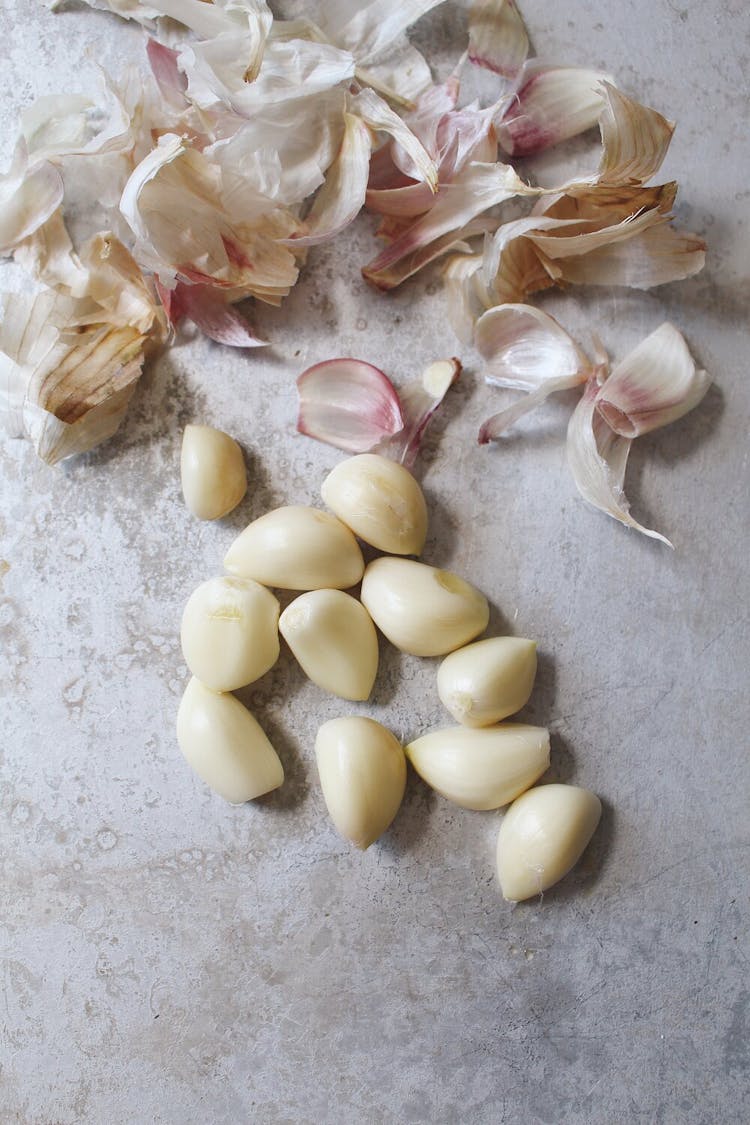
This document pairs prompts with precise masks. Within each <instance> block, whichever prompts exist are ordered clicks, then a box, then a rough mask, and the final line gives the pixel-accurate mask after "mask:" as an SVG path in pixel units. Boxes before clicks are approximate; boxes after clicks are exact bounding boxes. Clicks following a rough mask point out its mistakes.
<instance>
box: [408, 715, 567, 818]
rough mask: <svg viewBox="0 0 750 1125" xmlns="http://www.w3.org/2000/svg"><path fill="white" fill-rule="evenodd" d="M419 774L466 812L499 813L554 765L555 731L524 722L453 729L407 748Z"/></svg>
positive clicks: (437, 731) (423, 736) (413, 743)
mask: <svg viewBox="0 0 750 1125" xmlns="http://www.w3.org/2000/svg"><path fill="white" fill-rule="evenodd" d="M406 756H407V758H408V759H409V761H410V762H411V764H412V765H413V766H414V769H415V770H416V771H417V773H418V774H419V776H420V777H421V778H422V779H423V780H424V781H426V782H427V784H428V785H431V786H432V788H433V789H436V790H437V792H438V793H441V794H442V795H443V797H447V798H448V800H449V801H453V803H454V804H456V805H461V807H462V808H464V809H499V808H500V807H501V806H502V805H507V804H509V802H510V801H513V800H514V799H515V798H516V797H518V796H519V794H520V793H523V792H524V791H525V790H526V789H528V788H529V787H530V786H532V785H533V784H534V782H535V781H537V779H538V778H540V777H541V776H542V774H543V773H544V771H545V770H546V769H547V767H548V766H549V732H548V731H547V730H545V729H544V727H531V726H526V725H525V724H524V723H503V724H501V725H500V726H496V727H486V728H484V729H482V730H469V729H467V728H466V727H448V728H446V729H444V730H435V731H431V732H430V733H429V734H424V735H422V737H421V738H417V739H415V740H414V742H410V743H409V745H408V746H407V747H406Z"/></svg>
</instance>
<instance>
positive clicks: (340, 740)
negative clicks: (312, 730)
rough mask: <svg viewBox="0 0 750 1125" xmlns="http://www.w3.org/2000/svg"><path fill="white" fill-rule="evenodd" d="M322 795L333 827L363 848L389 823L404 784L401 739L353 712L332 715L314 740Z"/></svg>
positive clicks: (375, 838)
mask: <svg viewBox="0 0 750 1125" xmlns="http://www.w3.org/2000/svg"><path fill="white" fill-rule="evenodd" d="M315 757H316V759H317V763H318V773H319V775H320V784H321V786H322V789H323V797H324V799H325V803H326V805H327V807H328V812H329V813H330V815H331V820H332V821H333V823H334V824H335V826H336V829H337V831H338V832H339V833H340V834H341V835H342V836H343V837H344V839H346V840H350V841H351V843H353V844H355V845H356V847H358V848H361V849H362V850H364V849H365V848H369V846H370V844H372V843H374V841H375V840H377V839H378V837H379V836H382V834H383V833H384V832H385V830H386V829H387V828H388V827H389V825H390V824H391V821H392V820H393V818H394V817H395V815H396V813H397V812H398V810H399V806H400V804H401V801H402V799H403V796H404V789H405V788H406V759H405V757H404V751H403V749H402V747H401V743H400V742H399V741H398V739H397V738H396V737H395V736H394V735H393V734H391V732H390V731H389V730H387V729H386V728H385V727H384V726H382V725H381V724H380V723H377V722H375V720H374V719H366V718H363V717H360V716H358V715H352V716H347V717H345V718H340V719H331V720H330V722H327V723H324V724H323V726H322V727H321V728H320V730H319V731H318V735H317V738H316V739H315Z"/></svg>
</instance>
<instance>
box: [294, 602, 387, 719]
mask: <svg viewBox="0 0 750 1125" xmlns="http://www.w3.org/2000/svg"><path fill="white" fill-rule="evenodd" d="M279 629H280V631H281V635H282V636H283V638H284V640H285V641H286V643H287V644H288V645H289V647H290V649H291V650H292V652H293V653H294V655H295V656H296V658H297V660H298V661H299V663H300V664H301V666H302V670H303V671H304V672H305V674H306V675H307V676H309V677H310V679H311V680H312V681H313V683H315V684H317V685H318V687H322V688H323V690H324V691H330V692H332V693H333V694H334V695H339V696H341V697H342V699H359V700H363V699H367V698H368V696H369V695H370V692H371V691H372V685H373V684H374V683H375V676H376V675H377V671H378V637H377V633H376V632H375V626H374V625H373V623H372V619H371V617H370V615H369V613H368V612H367V610H366V609H365V607H364V606H363V605H361V603H360V602H358V601H357V599H356V598H353V597H351V596H350V595H349V594H345V593H344V592H343V591H342V590H311V591H310V593H308V594H300V596H299V597H298V598H295V599H294V601H293V602H292V603H291V605H288V606H287V608H286V609H285V610H284V612H283V613H282V615H281V618H280V620H279Z"/></svg>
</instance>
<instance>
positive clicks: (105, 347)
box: [0, 0, 704, 526]
mask: <svg viewBox="0 0 750 1125" xmlns="http://www.w3.org/2000/svg"><path fill="white" fill-rule="evenodd" d="M88 2H89V4H90V5H91V6H92V7H96V8H102V9H107V10H109V11H111V12H114V13H116V14H117V15H119V16H121V17H123V18H125V19H128V20H135V21H137V22H138V23H140V24H141V25H143V27H144V28H146V29H147V31H148V33H149V38H148V41H147V58H148V63H149V67H150V74H149V76H148V77H147V78H146V79H145V80H144V79H143V78H142V77H141V76H140V75H139V74H137V73H136V72H134V71H128V72H126V73H125V74H123V75H122V76H120V77H110V76H108V75H103V76H102V79H103V89H102V94H101V97H100V98H99V99H92V98H90V97H87V96H82V95H77V94H75V95H63V96H60V97H45V98H41V99H39V100H37V101H36V102H35V103H34V104H33V105H31V106H30V107H29V108H28V109H26V110H25V111H24V112H23V114H22V121H21V135H20V138H19V140H18V144H17V147H16V152H15V156H14V159H13V162H12V165H11V168H10V169H9V171H8V172H7V173H6V174H5V175H4V176H1V177H0V201H1V202H2V204H3V215H2V218H1V219H0V253H5V254H11V255H13V256H14V258H15V260H16V261H17V262H18V263H19V264H20V265H21V266H23V267H24V268H26V269H27V270H28V271H29V272H30V273H31V274H32V275H33V276H34V278H35V279H36V280H37V281H38V282H39V283H40V284H41V286H42V287H43V288H42V289H41V291H40V292H39V294H38V295H37V296H36V297H31V298H28V299H27V298H18V297H11V298H9V299H8V301H7V302H6V311H5V320H4V322H3V325H2V326H1V327H0V370H2V372H3V379H2V383H1V384H0V388H1V389H0V410H1V411H2V413H3V414H4V415H5V419H6V422H7V424H8V428H9V429H10V431H11V432H12V433H14V434H16V435H19V436H20V435H25V436H27V437H28V438H30V439H31V440H32V442H33V444H34V446H35V448H36V450H37V452H38V453H39V455H40V456H41V457H43V458H44V460H46V461H48V462H49V463H54V462H56V461H58V460H60V459H61V458H63V457H67V456H69V455H71V454H74V453H77V452H82V451H85V450H88V449H90V448H92V447H93V446H94V445H96V444H97V443H98V442H100V441H103V440H105V439H106V438H107V437H109V436H111V434H112V433H113V432H114V431H115V430H116V428H117V427H118V426H119V424H120V422H121V420H122V418H123V416H124V414H125V411H126V409H127V405H128V401H129V399H130V397H131V395H132V393H133V390H134V389H135V386H136V384H137V381H138V378H139V376H140V373H141V369H142V366H143V363H144V360H145V359H146V358H147V357H148V355H149V354H151V353H152V352H153V351H155V350H156V349H158V348H160V347H162V346H163V345H164V344H165V343H166V342H167V341H168V338H169V335H170V334H172V333H173V331H174V328H175V326H177V325H178V324H179V323H180V321H182V320H183V319H187V320H190V321H192V322H194V324H196V325H197V326H198V328H199V329H201V330H202V331H203V332H204V333H206V334H207V335H208V336H209V337H211V338H212V339H214V340H216V341H218V342H220V343H222V344H226V345H230V346H237V347H244V348H256V347H260V346H262V345H263V344H265V343H266V341H265V340H263V339H261V338H259V336H258V335H257V333H256V332H255V331H254V330H253V328H252V327H251V326H250V325H249V324H248V322H247V321H246V320H245V318H244V316H243V315H241V314H240V312H239V311H238V308H237V305H238V302H240V301H243V300H245V299H246V298H252V299H255V300H257V301H262V302H267V303H271V304H279V303H280V302H281V301H282V300H283V298H284V297H285V296H286V295H287V294H288V293H289V291H290V289H291V287H292V286H293V285H294V284H295V282H296V281H297V278H298V276H299V271H300V268H301V267H302V266H303V265H304V262H305V259H306V254H307V250H308V248H309V247H311V246H316V245H318V244H320V243H322V242H324V241H327V240H329V239H332V238H335V237H336V236H337V235H339V234H340V232H341V231H342V230H344V229H345V228H346V227H347V226H348V225H349V224H350V223H351V222H352V221H353V220H354V219H355V218H356V216H357V215H358V213H359V212H360V210H361V209H362V208H363V207H366V208H367V209H368V210H369V211H371V212H373V213H375V214H378V215H380V216H381V217H382V221H381V223H380V227H379V230H378V236H379V237H380V238H382V239H383V240H384V242H385V243H386V247H385V249H384V250H383V251H382V252H381V253H379V254H378V255H377V256H376V257H375V258H374V259H373V260H372V261H371V262H370V263H369V264H368V265H366V266H365V267H364V269H363V274H364V276H365V278H367V279H368V280H369V281H370V282H372V284H373V285H374V286H376V287H377V288H378V289H381V290H388V289H392V288H394V287H395V286H397V285H399V284H401V283H402V282H403V281H404V280H406V279H407V278H409V277H411V276H413V275H414V274H415V273H417V272H418V271H420V270H422V269H423V268H425V267H426V266H427V265H429V264H430V263H431V262H433V261H435V260H436V259H437V258H441V257H443V256H445V255H446V254H448V253H450V252H452V251H455V252H456V253H455V254H454V256H453V257H452V258H450V260H449V261H448V263H447V266H446V270H445V276H446V284H447V288H448V290H449V297H450V300H449V304H448V312H449V315H450V316H451V317H453V319H454V322H455V326H456V330H457V332H458V334H459V336H460V337H461V338H462V339H463V340H465V341H467V342H469V341H472V340H474V332H475V324H476V323H477V321H478V319H479V318H480V317H481V315H482V314H483V313H485V312H486V310H488V309H492V308H494V307H496V306H498V305H504V304H507V303H508V302H516V303H517V302H522V301H525V300H526V299H527V298H528V297H529V296H530V295H531V294H533V293H536V292H540V291H543V290H545V289H548V288H550V287H551V286H564V287H568V286H575V285H581V284H584V285H604V284H606V285H629V286H634V287H636V288H641V289H648V288H651V287H653V286H656V285H661V284H663V283H665V282H668V281H673V280H677V279H680V278H684V277H689V276H691V275H692V274H694V273H696V272H697V271H698V270H700V269H701V267H702V265H703V260H704V245H703V243H702V241H701V239H700V238H698V237H696V236H695V235H693V234H689V233H683V232H680V231H678V230H676V229H675V228H674V227H673V225H672V222H671V220H672V213H671V208H672V204H673V202H674V198H675V193H676V185H675V184H673V183H666V184H662V185H656V186H653V185H650V184H649V181H650V180H651V179H652V177H653V176H654V175H655V174H656V173H657V172H658V170H659V167H660V166H661V163H662V161H663V159H664V156H665V154H666V152H667V148H668V146H669V142H670V139H671V136H672V131H673V128H674V126H673V124H672V123H671V122H669V121H667V120H666V119H665V118H664V117H663V116H662V115H661V114H659V113H658V112H657V111H655V110H653V109H650V108H648V107H645V106H642V105H639V104H638V103H637V102H636V101H634V100H632V99H631V98H629V97H627V96H626V95H625V94H624V93H623V92H622V91H620V90H618V89H617V88H616V86H615V85H614V83H613V80H612V78H611V76H610V75H608V74H605V73H604V72H599V71H594V70H590V69H586V68H582V67H576V66H570V67H566V66H560V65H556V64H551V63H546V62H543V61H541V60H539V59H534V58H530V57H529V39H528V35H527V33H526V29H525V27H524V24H523V20H522V18H521V16H520V14H519V12H518V9H517V7H516V4H515V3H514V2H513V0H475V2H474V3H472V4H471V5H470V10H469V15H468V50H467V51H466V53H465V54H464V56H463V57H462V59H461V60H460V61H459V62H458V64H457V67H456V70H455V71H454V73H453V74H452V75H450V76H449V77H448V78H447V79H446V80H445V81H443V82H435V81H434V80H433V77H432V74H431V71H430V68H429V66H428V64H427V62H426V61H425V59H424V58H423V57H422V56H421V55H420V53H419V52H418V51H417V50H416V49H415V47H413V46H412V45H411V44H410V43H409V42H408V40H407V39H406V37H405V34H404V33H405V31H406V29H407V27H408V26H409V25H410V24H411V23H413V22H414V21H415V20H416V19H418V18H419V17H421V16H422V15H424V14H425V13H427V12H429V11H430V10H431V9H433V8H436V7H438V6H439V5H440V4H441V3H443V2H444V0H368V2H367V3H365V4H360V5H356V11H354V12H353V11H352V6H351V5H350V4H348V3H344V2H343V0H335V2H333V3H331V2H327V3H322V2H321V3H318V4H315V5H312V6H310V11H309V13H306V17H305V18H303V19H298V20H278V19H274V17H273V14H272V12H271V10H270V8H269V7H268V5H267V4H266V3H265V0H214V2H213V3H204V2H202V0H149V2H148V3H141V2H140V0H88ZM56 6H57V5H56V4H54V3H53V4H52V7H53V8H54V7H56ZM310 17H312V18H310ZM467 67H468V69H469V73H471V70H472V68H479V69H480V70H484V71H485V72H491V74H492V75H493V76H494V78H493V79H492V81H493V82H494V89H493V91H492V94H491V96H490V97H489V98H488V99H484V100H485V101H488V102H489V104H482V99H475V100H474V101H469V102H468V103H466V102H465V101H464V102H462V100H461V97H462V89H461V86H462V77H463V75H464V74H465V73H466V68H467ZM485 77H487V75H485ZM464 84H465V85H469V86H470V85H471V82H468V83H464ZM490 84H491V83H490ZM596 125H598V127H599V130H600V132H601V145H602V153H601V158H600V161H599V164H598V167H597V168H596V169H594V170H592V171H591V173H590V174H588V175H582V176H579V177H578V178H575V179H572V180H570V181H568V182H565V183H562V184H559V185H557V186H556V187H555V188H554V189H547V188H545V189H542V188H540V187H537V186H534V185H530V184H528V183H525V182H524V181H523V180H522V179H521V178H520V177H519V176H518V174H517V173H516V171H515V169H514V168H513V166H512V164H511V162H510V161H511V160H512V159H515V158H521V157H527V156H529V155H533V154H534V153H537V152H540V151H542V150H543V149H545V148H548V147H549V146H551V145H554V144H557V143H560V142H562V141H565V140H567V139H568V138H570V137H573V136H576V135H578V134H580V133H582V132H584V131H586V130H588V129H591V128H592V127H594V126H596ZM498 148H500V149H501V150H502V152H503V154H504V156H503V159H498ZM81 172H83V173H84V175H83V176H81V175H80V173H81ZM68 173H71V175H70V176H69V175H68ZM74 180H75V181H76V182H77V183H78V184H79V185H80V184H82V183H84V182H85V183H86V184H87V190H88V191H89V192H90V195H91V201H88V200H86V199H82V198H80V197H76V198H75V199H73V198H70V197H69V196H68V194H67V193H68V191H69V190H72V189H70V188H69V182H71V183H72V182H73V181H74ZM510 200H513V201H514V203H515V204H518V203H519V202H520V201H524V200H528V201H530V202H531V204H532V210H531V213H530V214H529V215H527V216H525V217H522V218H520V219H514V220H512V221H504V218H503V213H502V210H500V211H498V208H501V207H502V205H503V204H505V203H506V202H508V201H510ZM93 201H96V203H97V207H95V208H93V207H92V208H88V207H87V204H88V203H89V202H93ZM69 205H75V207H76V210H77V211H78V212H79V213H80V214H84V213H86V211H87V209H88V210H92V211H93V213H99V214H101V213H102V212H103V213H104V217H105V222H106V229H104V230H101V231H92V238H91V239H90V240H89V241H88V242H84V243H82V244H81V245H75V246H74V245H73V242H72V241H71V238H70V235H69V233H68V230H67V228H66V225H65V220H64V212H65V210H66V208H68V207H69ZM477 239H482V240H483V243H482V245H481V246H480V247H478V244H477V242H476V240H477ZM339 374H341V372H339ZM386 405H387V404H386ZM414 415H415V416H417V415H418V412H417V411H414ZM602 417H603V415H602V413H601V408H600V407H598V408H597V414H596V419H595V420H596V421H597V422H598V420H599V419H600V418H602ZM377 421H378V424H381V425H382V427H383V428H384V431H385V432H384V433H381V434H380V438H379V439H378V440H385V438H386V436H387V434H388V428H389V427H391V430H390V434H391V436H393V437H394V438H395V439H396V440H395V443H394V444H393V445H392V446H391V447H390V448H386V447H385V446H382V447H380V448H379V451H380V452H384V453H386V455H388V456H392V457H395V458H397V459H403V460H404V462H405V463H406V464H409V463H411V462H412V461H413V458H414V456H415V454H416V449H417V448H418V443H419V433H420V432H419V428H418V425H417V426H416V428H412V430H411V431H410V430H409V425H408V424H403V425H401V426H400V427H399V425H398V416H397V415H395V416H394V415H393V413H391V414H388V412H387V411H386V414H385V415H384V416H383V417H381V418H379V419H378V420H377ZM316 424H317V423H316V421H315V420H314V419H313V422H312V426H313V428H314V427H315V425H316ZM304 426H305V420H304V418H301V428H303V427H304ZM394 427H395V428H394ZM306 432H307V431H306ZM311 432H313V431H311ZM334 432H335V431H334ZM574 436H575V434H574ZM585 438H586V440H588V442H589V444H592V442H593V443H594V444H595V445H596V446H597V449H596V456H598V457H599V458H600V459H601V460H603V461H605V462H607V458H608V456H609V454H610V452H612V456H611V458H610V462H609V463H610V466H613V467H612V476H613V481H614V483H613V487H616V478H617V476H618V473H619V467H620V466H621V465H622V466H623V471H624V461H625V456H626V453H624V452H623V450H622V447H621V445H620V443H617V442H614V443H613V445H614V447H615V448H614V451H610V449H609V445H608V438H609V435H608V433H605V434H604V436H603V437H599V436H597V435H594V438H592V437H591V435H590V434H588V432H587V433H586V435H585ZM324 440H330V439H329V438H328V437H325V438H324ZM583 440H584V439H583V438H581V441H583ZM404 445H405V446H406V447H405V448H404ZM350 451H353V450H351V449H350ZM589 459H591V457H590V458H589ZM594 459H595V458H594ZM605 467H606V466H605ZM579 484H580V482H579ZM596 493H597V487H596V485H595V483H594V484H592V483H591V482H589V487H588V489H587V492H586V491H584V494H588V498H589V499H592V498H593V497H594V496H595V495H596ZM594 502H596V500H594ZM618 518H620V517H619V516H618ZM631 522H633V525H634V526H637V525H635V524H634V521H631Z"/></svg>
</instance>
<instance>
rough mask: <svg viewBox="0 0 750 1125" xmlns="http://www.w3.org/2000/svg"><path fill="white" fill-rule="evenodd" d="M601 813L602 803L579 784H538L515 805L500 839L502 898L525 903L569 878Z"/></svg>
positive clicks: (506, 815)
mask: <svg viewBox="0 0 750 1125" xmlns="http://www.w3.org/2000/svg"><path fill="white" fill-rule="evenodd" d="M601 813H602V806H601V802H600V801H599V798H598V797H597V796H596V795H595V794H594V793H591V792H590V791H589V790H588V789H579V788H577V787H576V786H575V785H540V786H539V788H538V789H531V790H529V792H528V793H524V794H523V796H522V797H519V798H518V800H517V801H514V802H513V804H512V805H511V807H510V808H509V809H508V811H507V813H506V814H505V816H504V817H503V823H502V824H501V825H500V834H499V836H498V840H497V873H498V876H499V878H500V887H501V889H502V892H503V897H504V898H506V899H508V901H509V902H522V901H523V900H524V899H527V898H533V897H534V896H535V895H538V894H541V893H542V891H546V890H547V888H548V887H551V886H553V884H555V883H557V882H558V881H559V880H560V879H562V878H563V876H564V875H567V873H568V872H569V871H570V869H571V868H572V867H573V866H574V865H575V864H576V863H577V862H578V860H579V859H580V858H581V855H582V854H583V851H584V849H585V847H586V845H587V844H588V842H589V840H590V839H591V837H592V836H593V834H594V831H595V830H596V826H597V824H598V823H599V818H600V817H601Z"/></svg>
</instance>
